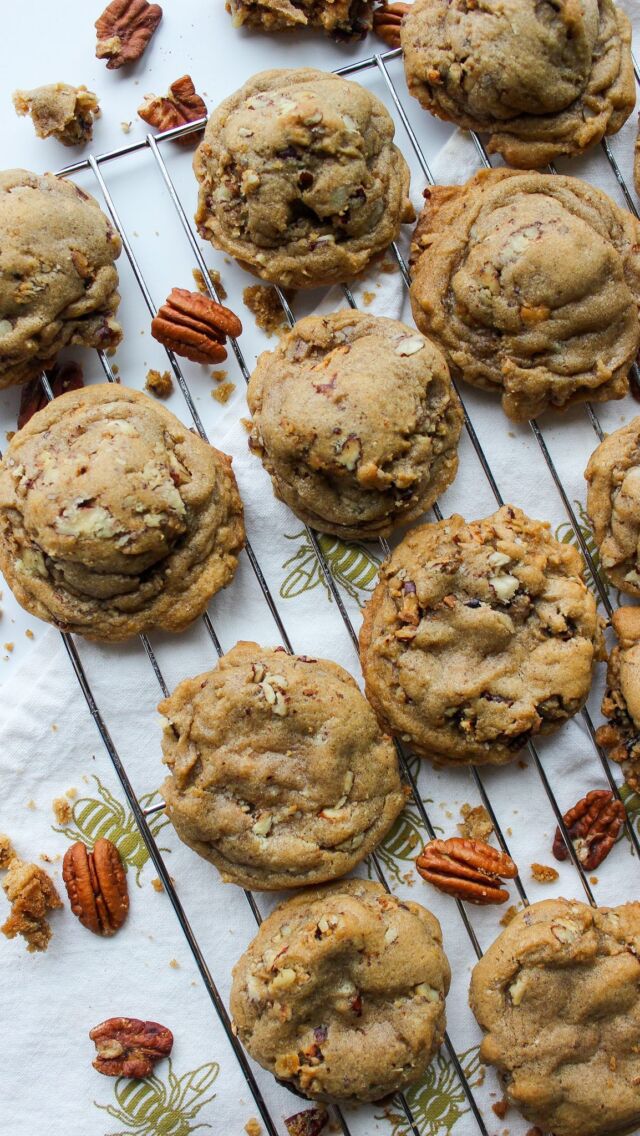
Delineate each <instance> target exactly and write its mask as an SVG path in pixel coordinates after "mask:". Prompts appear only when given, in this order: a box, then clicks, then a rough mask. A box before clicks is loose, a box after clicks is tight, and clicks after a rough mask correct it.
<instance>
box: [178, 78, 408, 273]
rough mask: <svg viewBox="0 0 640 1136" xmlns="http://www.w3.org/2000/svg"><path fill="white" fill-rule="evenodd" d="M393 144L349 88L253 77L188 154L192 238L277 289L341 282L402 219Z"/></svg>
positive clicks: (375, 102)
mask: <svg viewBox="0 0 640 1136" xmlns="http://www.w3.org/2000/svg"><path fill="white" fill-rule="evenodd" d="M393 135H394V126H393V122H392V120H391V117H390V115H389V113H388V112H387V110H386V109H385V107H384V106H383V104H382V103H381V102H380V100H379V99H377V98H376V97H375V95H372V94H371V93H370V92H369V91H367V90H365V88H364V87H361V86H359V85H358V83H350V82H348V81H347V80H346V79H340V78H339V77H338V76H337V75H332V74H330V73H327V72H324V71H315V70H312V69H311V68H299V69H297V70H279V71H262V72H261V73H260V74H259V75H254V77H253V78H252V79H250V80H249V82H248V83H245V85H244V86H243V87H241V88H240V90H239V91H236V93H235V94H234V95H231V97H230V98H228V99H225V100H224V102H223V103H221V104H220V106H219V107H218V109H217V110H216V111H214V112H213V114H211V115H210V117H209V121H208V123H207V128H206V131H205V136H204V141H203V142H202V143H201V144H200V146H199V147H198V150H197V152H196V155H195V158H194V170H195V174H196V177H197V179H198V181H199V182H200V193H199V199H198V210H197V213H196V221H197V224H198V229H199V231H200V235H201V236H202V237H204V238H205V239H207V240H210V241H211V243H212V244H213V245H214V246H215V247H216V248H219V249H222V250H223V252H227V253H230V254H231V255H232V256H234V257H235V258H236V259H237V260H238V261H240V263H241V264H242V265H243V267H244V268H247V269H249V271H250V272H253V273H255V274H256V275H257V276H261V277H262V278H263V279H264V280H269V281H270V282H271V283H273V284H279V285H282V286H283V287H291V288H312V287H314V286H315V285H319V284H336V283H339V282H340V281H343V280H348V279H350V278H351V277H352V276H355V275H356V273H358V272H361V271H362V270H363V269H364V268H365V267H366V266H367V264H368V263H369V261H370V260H371V258H372V257H373V256H374V255H375V254H376V253H378V252H381V251H382V250H383V249H385V248H386V247H387V245H389V244H390V243H391V241H393V240H395V239H396V237H397V236H398V233H399V231H400V225H401V223H402V222H403V221H411V220H412V219H413V209H412V206H411V202H410V201H409V196H408V194H409V168H408V166H407V163H406V162H405V160H404V158H403V157H402V154H401V153H400V151H399V150H398V148H397V147H396V146H394V144H393Z"/></svg>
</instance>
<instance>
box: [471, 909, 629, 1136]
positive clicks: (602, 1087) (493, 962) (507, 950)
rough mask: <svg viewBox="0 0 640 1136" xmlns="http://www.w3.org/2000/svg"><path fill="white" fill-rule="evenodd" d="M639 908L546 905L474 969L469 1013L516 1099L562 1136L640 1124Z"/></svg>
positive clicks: (597, 1134) (510, 930)
mask: <svg viewBox="0 0 640 1136" xmlns="http://www.w3.org/2000/svg"><path fill="white" fill-rule="evenodd" d="M639 983H640V904H638V903H627V904H625V905H624V906H622V907H613V908H607V907H602V908H591V907H588V906H587V905H586V904H584V903H577V902H575V901H571V902H570V901H567V900H566V899H547V900H544V901H543V902H542V903H533V904H531V906H530V907H528V908H526V910H525V911H522V912H520V913H519V914H518V915H517V916H516V918H515V919H513V921H512V922H511V923H510V924H509V926H508V927H507V928H506V929H505V930H504V931H503V932H502V934H501V935H499V936H498V938H497V939H496V941H495V942H494V944H493V946H491V947H490V948H489V950H488V951H487V952H486V954H485V955H484V957H483V958H482V959H481V960H480V962H478V963H477V964H476V966H475V967H474V970H473V974H472V977H471V989H470V1002H471V1008H472V1010H473V1012H474V1014H475V1016H476V1018H477V1020H478V1022H479V1024H480V1025H481V1026H482V1028H483V1030H485V1031H486V1036H485V1037H484V1040H483V1042H482V1045H481V1047H480V1057H481V1059H482V1060H483V1061H485V1062H487V1063H489V1064H491V1065H494V1066H495V1067H496V1069H497V1071H498V1073H499V1075H500V1079H501V1081H502V1084H503V1086H504V1090H505V1093H506V1096H507V1098H508V1100H509V1101H510V1102H511V1103H512V1104H514V1105H515V1106H516V1107H517V1108H519V1109H520V1110H521V1112H522V1113H523V1114H524V1116H525V1117H526V1118H527V1120H529V1121H532V1122H533V1123H534V1124H537V1125H538V1126H539V1127H540V1128H541V1129H543V1131H544V1132H553V1133H554V1134H555V1136H605V1134H606V1133H612V1132H619V1131H622V1130H624V1131H625V1132H628V1131H631V1130H632V1129H633V1130H635V1128H636V1125H638V1124H639V1123H640V1097H639V1095H638V1083H639V1082H640V999H639V998H638V984H639Z"/></svg>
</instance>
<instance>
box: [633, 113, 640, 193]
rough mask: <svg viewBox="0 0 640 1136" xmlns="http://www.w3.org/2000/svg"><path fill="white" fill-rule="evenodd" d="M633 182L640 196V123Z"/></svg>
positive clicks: (634, 159) (634, 156) (634, 158)
mask: <svg viewBox="0 0 640 1136" xmlns="http://www.w3.org/2000/svg"><path fill="white" fill-rule="evenodd" d="M633 182H634V185H635V187H636V193H637V194H638V196H639V197H640V124H639V125H638V136H637V138H636V145H635V150H634V155H633Z"/></svg>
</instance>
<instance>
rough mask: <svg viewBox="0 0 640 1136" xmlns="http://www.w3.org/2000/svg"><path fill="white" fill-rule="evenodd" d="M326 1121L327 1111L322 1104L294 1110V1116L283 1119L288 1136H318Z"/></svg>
mask: <svg viewBox="0 0 640 1136" xmlns="http://www.w3.org/2000/svg"><path fill="white" fill-rule="evenodd" d="M328 1123H329V1113H328V1112H327V1110H326V1108H323V1107H322V1106H318V1107H316V1108H308V1109H306V1110H305V1111H304V1112H296V1113H295V1114H294V1116H288V1117H287V1118H286V1120H285V1125H286V1129H287V1132H288V1133H289V1136H320V1133H321V1132H324V1130H325V1128H326V1126H327V1124H328Z"/></svg>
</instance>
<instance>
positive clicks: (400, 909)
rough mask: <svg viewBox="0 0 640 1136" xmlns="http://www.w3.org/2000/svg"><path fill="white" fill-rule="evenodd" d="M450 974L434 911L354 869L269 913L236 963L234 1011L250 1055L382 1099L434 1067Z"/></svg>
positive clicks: (321, 1096)
mask: <svg viewBox="0 0 640 1136" xmlns="http://www.w3.org/2000/svg"><path fill="white" fill-rule="evenodd" d="M449 979H450V970H449V964H448V962H447V959H446V956H445V954H444V951H443V949H442V934H441V931H440V924H439V923H438V920H437V919H436V918H435V916H433V915H432V914H431V912H429V911H427V910H426V908H424V907H421V905H420V904H418V903H411V902H410V901H409V900H400V899H398V898H397V897H396V896H394V895H388V894H387V893H386V892H385V891H384V889H383V888H382V886H381V885H380V884H378V883H373V882H369V881H367V880H344V881H343V882H342V883H338V884H332V885H331V886H330V887H325V888H316V889H314V890H312V891H305V892H302V893H301V894H299V895H296V896H295V897H294V898H293V899H290V900H288V901H287V902H286V903H283V904H282V905H281V906H280V907H278V908H276V910H275V911H274V912H273V913H272V914H271V915H270V916H269V917H268V918H267V919H265V921H264V923H263V924H262V926H261V928H260V930H259V931H258V934H257V935H256V937H255V939H254V940H253V942H252V943H251V945H250V946H249V949H248V950H247V951H246V952H245V954H244V955H243V956H242V958H241V959H240V961H239V962H238V963H237V964H236V966H235V967H234V971H233V987H232V990H231V1013H232V1014H233V1018H234V1022H235V1025H236V1027H237V1030H238V1036H239V1037H240V1040H241V1041H242V1042H243V1044H244V1045H245V1046H246V1047H247V1049H248V1051H249V1053H250V1054H251V1056H252V1057H253V1058H254V1059H255V1060H256V1061H257V1062H258V1063H259V1064H260V1065H262V1066H263V1068H265V1069H269V1070H270V1072H272V1073H274V1074H275V1076H276V1077H277V1078H279V1079H280V1080H282V1081H283V1082H284V1083H285V1084H287V1085H288V1086H289V1087H290V1088H292V1089H293V1090H294V1091H297V1092H301V1093H302V1094H303V1095H304V1096H307V1097H310V1098H311V1099H314V1100H353V1101H358V1100H359V1101H372V1100H373V1101H375V1100H380V1098H381V1097H385V1096H387V1094H389V1093H394V1092H397V1091H398V1090H400V1089H403V1088H405V1087H406V1086H407V1085H409V1084H411V1083H412V1082H414V1081H417V1080H419V1079H420V1078H421V1077H423V1076H424V1075H425V1073H426V1072H427V1069H428V1067H429V1064H430V1062H431V1059H432V1057H433V1055H434V1053H435V1052H436V1050H437V1049H438V1048H439V1046H440V1044H441V1042H442V1038H443V1036H444V1028H445V1008H444V1000H445V996H446V994H447V992H448V990H449Z"/></svg>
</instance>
